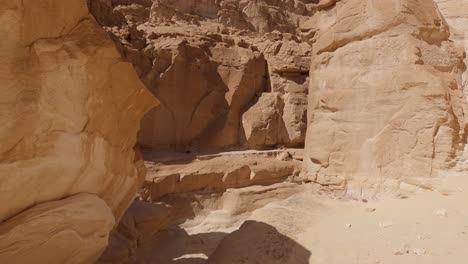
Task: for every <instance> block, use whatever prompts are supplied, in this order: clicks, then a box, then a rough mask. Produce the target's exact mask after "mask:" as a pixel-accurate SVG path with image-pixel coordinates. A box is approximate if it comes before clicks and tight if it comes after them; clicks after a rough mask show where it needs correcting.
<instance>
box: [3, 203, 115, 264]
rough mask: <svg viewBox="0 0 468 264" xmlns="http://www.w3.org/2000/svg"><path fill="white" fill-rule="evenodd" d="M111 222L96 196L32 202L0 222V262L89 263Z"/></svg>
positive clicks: (106, 208) (103, 242)
mask: <svg viewBox="0 0 468 264" xmlns="http://www.w3.org/2000/svg"><path fill="white" fill-rule="evenodd" d="M114 224H115V219H114V215H113V214H112V211H111V209H110V208H109V206H108V205H107V204H106V203H105V202H104V201H103V200H102V199H100V198H99V197H97V196H96V195H91V194H78V195H75V196H71V197H69V198H66V199H63V200H59V201H52V202H46V203H42V204H39V205H36V206H34V207H32V208H30V209H28V210H26V211H25V212H23V213H20V214H18V215H16V216H15V217H13V218H11V219H9V220H7V221H5V222H4V223H2V224H1V225H0V249H1V254H0V262H1V263H50V264H53V263H56V264H61V263H83V264H85V263H93V262H94V261H96V257H97V256H99V254H100V253H101V252H102V251H103V250H104V248H105V247H106V246H107V242H108V236H109V233H110V231H111V229H112V228H113V226H114Z"/></svg>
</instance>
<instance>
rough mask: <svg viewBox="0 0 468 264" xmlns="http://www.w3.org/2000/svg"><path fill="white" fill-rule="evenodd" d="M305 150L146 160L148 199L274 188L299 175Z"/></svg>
mask: <svg viewBox="0 0 468 264" xmlns="http://www.w3.org/2000/svg"><path fill="white" fill-rule="evenodd" d="M300 161H302V150H292V149H291V150H283V151H281V150H279V151H265V152H253V151H251V152H249V151H245V152H244V151H239V152H233V153H220V154H217V155H203V156H192V157H174V158H172V159H168V158H166V159H159V160H158V159H154V160H151V161H146V162H145V163H146V166H147V168H148V173H147V175H146V183H145V188H144V193H142V196H144V199H145V200H149V201H158V200H159V199H160V198H161V197H163V196H165V195H168V194H178V193H194V192H204V193H213V192H222V191H225V190H226V189H228V188H242V187H247V186H252V185H271V184H273V183H278V182H283V181H285V180H286V179H288V178H289V177H292V176H297V175H298V174H299V172H300V170H301V162H300Z"/></svg>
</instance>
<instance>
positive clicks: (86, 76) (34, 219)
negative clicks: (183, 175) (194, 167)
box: [0, 0, 156, 263]
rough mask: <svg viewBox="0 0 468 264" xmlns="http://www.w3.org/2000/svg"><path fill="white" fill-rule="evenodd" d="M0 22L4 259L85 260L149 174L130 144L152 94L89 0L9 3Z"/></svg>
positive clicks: (100, 244) (150, 104) (0, 179)
mask: <svg viewBox="0 0 468 264" xmlns="http://www.w3.org/2000/svg"><path fill="white" fill-rule="evenodd" d="M0 21H1V23H0V32H1V33H2V35H3V40H2V41H0V58H1V64H0V83H1V84H2V85H1V87H0V98H1V100H2V102H1V103H0V120H1V121H2V126H1V128H0V139H1V142H2V144H1V146H0V199H1V200H2V201H5V202H4V203H3V204H2V206H1V208H0V229H1V230H2V231H1V233H2V237H1V238H0V240H1V241H0V244H2V245H6V246H8V247H11V251H4V250H2V251H1V252H0V260H1V261H0V262H2V263H32V262H34V263H63V262H64V259H67V260H68V258H73V260H72V262H71V263H83V262H86V263H89V262H90V260H91V259H92V257H94V258H95V257H97V255H99V252H100V251H101V250H102V248H103V246H104V245H105V244H106V237H107V233H108V232H109V230H110V228H111V227H112V224H113V222H114V218H115V219H119V218H120V216H121V215H122V213H123V212H124V211H125V209H126V208H127V207H128V205H129V203H130V202H131V201H132V199H133V197H134V194H135V193H136V190H137V188H138V187H139V185H140V184H141V182H142V181H143V179H144V167H143V163H142V161H140V160H139V158H138V156H137V155H136V154H135V151H134V150H133V147H134V145H135V143H136V133H137V131H138V127H139V120H140V118H141V117H142V115H143V114H144V112H145V111H147V110H148V109H150V108H151V107H153V106H155V104H156V101H155V99H154V98H153V96H152V95H151V94H150V93H149V92H147V90H146V89H145V87H144V85H143V84H142V83H141V82H140V81H139V79H138V76H137V74H136V73H135V71H134V70H133V69H132V66H131V64H129V63H126V62H124V61H123V60H122V59H121V55H120V54H119V53H118V51H117V50H116V48H115V45H114V44H113V42H112V41H111V39H110V38H109V37H108V36H107V34H106V32H105V31H104V30H102V28H100V27H99V25H98V24H97V23H96V22H95V20H94V18H92V17H91V16H90V15H89V13H88V8H87V6H86V1H83V0H71V1H60V0H44V1H33V0H30V1H19V0H14V1H8V2H5V3H3V4H2V5H1V7H0ZM79 193H88V194H89V195H91V194H95V195H97V197H99V198H97V197H94V196H93V197H94V198H89V196H74V195H76V194H79ZM70 196H73V198H69V199H71V200H69V199H65V200H63V201H59V202H54V201H56V200H60V199H64V198H67V197H70ZM82 199H84V200H82ZM69 210H70V211H69ZM96 210H97V211H99V214H96V215H89V214H94V213H95V212H96ZM20 213H21V215H18V214H20ZM79 214H82V215H83V216H86V215H88V216H89V217H88V218H89V219H82V218H81V217H82V216H80V215H79ZM4 221H6V222H4ZM33 224H34V225H35V226H34V228H33V226H32V225H33ZM43 225H47V226H43ZM82 225H84V226H82ZM87 225H88V226H87ZM18 230H21V232H18ZM37 230H40V231H37ZM98 230H102V232H101V231H99V233H95V232H97V231H98ZM35 232H38V233H35ZM73 232H76V234H73ZM54 234H57V237H55V236H54ZM52 236H54V237H52ZM62 239H63V240H68V239H70V241H73V243H71V242H68V241H67V243H63V240H62ZM41 241H43V242H44V243H45V244H41ZM47 241H49V242H47ZM17 243H20V244H21V245H22V246H21V247H18V245H20V244H17ZM69 243H71V244H69ZM88 243H93V245H94V246H90V245H89V244H88ZM68 246H69V248H67V247H68ZM28 248H29V249H30V250H31V251H30V252H27V251H28ZM2 249H3V247H2ZM48 250H53V251H54V252H56V251H61V252H56V254H55V255H54V252H50V251H48ZM33 259H34V261H29V260H33ZM2 260H5V261H2ZM27 260H28V261H27ZM36 260H37V261H36ZM24 261H25V262H24ZM38 261H39V262H38ZM41 261H44V262H41Z"/></svg>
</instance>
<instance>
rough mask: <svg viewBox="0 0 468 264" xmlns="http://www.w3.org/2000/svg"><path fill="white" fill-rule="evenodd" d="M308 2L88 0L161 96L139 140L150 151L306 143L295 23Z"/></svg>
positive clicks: (304, 51) (304, 71)
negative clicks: (90, 0)
mask: <svg viewBox="0 0 468 264" xmlns="http://www.w3.org/2000/svg"><path fill="white" fill-rule="evenodd" d="M305 2H307V1H270V0H269V1H263V0H262V1H215V0H209V1H202V2H198V1H175V0H164V1H104V0H99V1H94V2H92V3H93V4H92V5H91V7H92V11H93V14H94V15H95V16H96V17H97V19H98V21H99V22H100V23H101V24H102V25H103V26H105V28H106V29H107V30H108V31H109V32H110V33H111V35H112V36H113V37H114V39H115V40H116V42H117V43H119V45H120V47H121V52H122V54H124V56H125V57H126V58H127V59H128V60H129V61H131V62H132V63H133V65H134V66H135V68H136V69H137V72H138V73H139V75H140V77H141V79H142V80H143V81H144V83H145V84H146V86H147V87H148V88H149V89H150V90H151V91H152V92H153V93H154V94H155V95H156V97H158V99H160V101H161V106H160V107H158V108H156V109H154V110H152V111H151V112H150V113H149V114H148V115H146V117H145V118H144V120H143V121H142V129H141V131H140V133H139V143H140V144H141V145H142V146H143V147H146V148H148V149H150V150H151V151H165V150H171V151H193V150H195V151H199V150H220V149H226V148H272V147H275V146H288V147H301V146H303V144H304V139H305V129H306V106H307V99H306V97H307V96H306V94H307V86H308V71H309V64H310V52H311V48H310V45H309V44H307V43H306V42H304V41H302V39H301V38H300V34H299V33H300V32H299V31H298V28H297V25H298V24H299V23H301V21H305V20H306V18H307V16H308V15H309V14H311V12H312V11H311V8H312V7H311V6H310V5H313V4H309V5H307V4H306V3H305ZM309 2H310V1H309Z"/></svg>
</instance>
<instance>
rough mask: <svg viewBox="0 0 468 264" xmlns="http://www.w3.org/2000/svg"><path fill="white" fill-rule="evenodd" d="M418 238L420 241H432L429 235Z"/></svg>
mask: <svg viewBox="0 0 468 264" xmlns="http://www.w3.org/2000/svg"><path fill="white" fill-rule="evenodd" d="M417 238H418V239H419V240H427V239H430V238H431V236H429V235H418V236H417Z"/></svg>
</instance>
